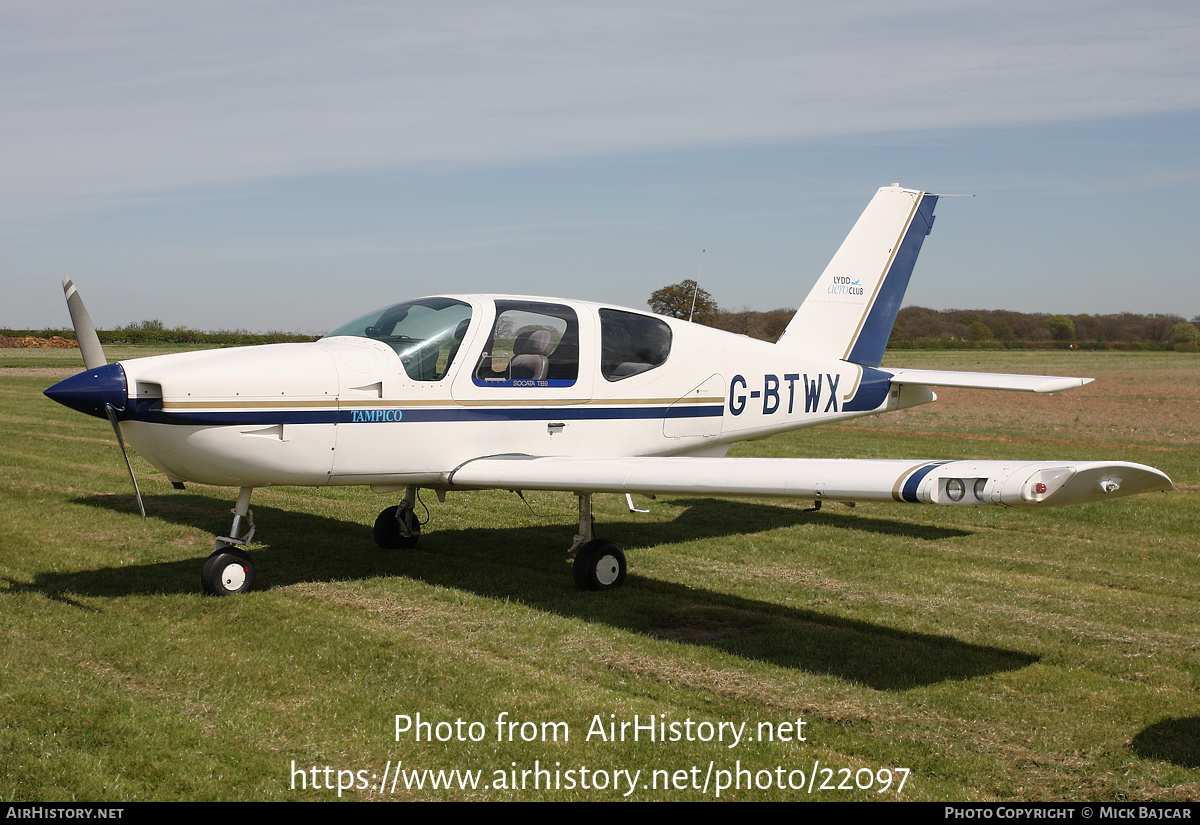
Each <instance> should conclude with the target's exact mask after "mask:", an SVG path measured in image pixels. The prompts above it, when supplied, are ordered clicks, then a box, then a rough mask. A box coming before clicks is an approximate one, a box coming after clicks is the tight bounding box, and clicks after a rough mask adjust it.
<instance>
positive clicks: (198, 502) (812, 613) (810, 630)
mask: <svg viewBox="0 0 1200 825" xmlns="http://www.w3.org/2000/svg"><path fill="white" fill-rule="evenodd" d="M76 501H77V502H79V503H82V504H86V505H88V506H93V507H104V508H108V509H113V510H118V511H121V512H129V511H130V507H131V506H136V505H132V504H131V502H132V499H130V498H129V497H126V496H90V497H84V498H80V499H76ZM149 501H150V503H151V506H150V508H149V509H150V512H152V513H153V515H154V517H155V518H160V519H164V520H167V521H171V522H175V523H178V524H185V525H187V526H190V527H197V528H199V529H204V530H212V529H214V524H212V523H210V522H215V523H216V524H220V523H221V522H223V520H224V519H223V517H222V515H221V513H220V501H219V500H218V499H215V498H210V497H208V496H203V495H197V494H194V493H189V494H176V495H174V496H164V497H153V498H151V499H150V500H149ZM672 504H673V505H676V506H677V505H681V504H682V505H684V506H685V509H684V511H683V513H682V514H681V515H680V516H679V517H678V518H676V519H675V520H673V521H672V522H669V523H644V522H637V523H635V522H633V521H624V522H606V523H605V525H604V527H605V531H606V533H608V534H610V535H612V536H613V537H614V538H615V539H617V540H620V539H621V538H622V537H623V536H625V535H627V537H628V539H629V543H628V544H626V546H629V547H636V546H637V545H638V544H641V545H642V546H644V547H646V548H652V547H653V546H655V545H656V544H657V543H665V542H670V541H696V540H703V539H714V540H715V539H719V538H721V537H724V536H729V535H735V534H743V533H754V532H758V531H763V530H769V529H774V528H777V527H781V526H786V525H795V524H801V523H818V524H823V525H832V526H836V527H840V528H844V529H847V530H864V531H868V532H873V533H883V534H903V535H909V536H913V537H914V538H917V539H920V540H937V539H941V538H949V537H953V536H960V535H967V534H966V533H965V532H963V531H959V530H950V529H945V528H938V527H929V526H925V525H912V524H907V523H904V522H900V521H892V520H887V519H878V518H864V517H862V516H859V515H857V514H854V513H853V512H851V511H841V512H828V511H822V512H804V511H802V510H800V509H797V508H793V507H780V506H775V505H770V504H760V503H747V502H731V501H722V500H712V499H694V500H693V499H682V500H679V499H673V500H672ZM255 509H256V515H259V516H261V517H262V519H263V521H264V523H267V524H270V525H273V529H272V530H271V531H270V533H267V532H266V531H264V533H263V534H261V535H260V536H259V538H261V539H262V541H256V545H257V547H256V550H255V555H256V558H257V560H258V571H259V573H258V582H257V585H258V587H259V588H261V589H265V590H269V589H271V588H276V587H286V586H288V585H292V584H297V583H300V582H313V581H315V582H335V581H353V580H359V579H364V580H365V579H375V578H379V577H387V576H404V577H408V578H411V579H416V580H419V581H423V582H426V583H429V584H434V585H438V586H441V587H449V588H455V589H459V590H464V591H467V592H471V593H475V594H477V595H479V596H482V597H485V598H498V599H505V600H515V601H520V602H522V603H523V604H527V605H529V606H531V607H534V608H537V609H541V610H546V611H548V612H551V613H556V614H558V615H562V616H567V617H572V618H579V619H583V620H585V621H589V622H596V623H601V624H607V625H609V626H611V627H615V628H619V629H622V630H626V631H628V632H631V633H637V634H640V635H644V636H653V637H658V638H664V639H669V640H672V641H675V642H679V643H685V644H694V645H698V646H702V647H712V648H716V649H719V650H721V651H724V652H726V653H728V654H731V655H734V656H740V657H743V658H746V659H750V660H759V661H765V662H769V663H771V664H774V665H778V666H782V667H789V668H795V669H797V670H802V671H806V672H812V673H825V674H829V675H833V676H837V677H840V678H842V679H846V680H848V681H851V682H856V683H859V684H862V685H866V686H868V687H871V688H874V689H877V690H903V689H906V688H911V687H916V686H919V685H925V684H933V683H937V682H942V681H947V680H961V679H968V678H972V677H976V676H983V675H987V674H991V673H996V672H1000V671H1006V670H1015V669H1019V668H1022V667H1025V666H1026V665H1029V664H1032V663H1034V662H1036V661H1037V660H1038V657H1037V656H1033V655H1030V654H1027V653H1022V652H1019V651H1012V650H1005V649H1002V648H998V647H991V646H985V645H977V644H971V643H967V642H963V641H959V640H957V639H954V638H952V637H949V636H935V635H931V634H925V633H913V632H908V631H901V630H896V629H893V628H889V627H885V626H882V625H877V624H872V623H869V622H861V621H854V620H851V619H845V618H842V617H839V616H834V615H832V614H827V613H822V612H820V611H817V610H809V609H801V608H793V607H786V606H782V605H778V604H771V603H768V602H762V601H756V600H754V599H747V598H743V597H739V596H733V595H729V594H726V593H721V592H717V591H713V590H706V589H699V588H692V587H687V586H684V585H681V584H676V583H673V582H668V581H662V580H658V579H651V578H647V577H644V576H639V575H637V574H636V572H631V573H630V576H629V579H628V580H627V583H628V584H631V585H632V586H631V587H627V588H624V589H623V590H620V591H609V592H600V593H596V592H580V591H577V590H575V589H573V588H572V587H570V586H569V585H568V582H569V576H564V573H566V572H568V571H567V556H566V554H565V552H564V550H565V548H564V547H563V542H562V538H563V528H562V525H561V524H555V523H547V524H546V525H544V526H531V527H512V528H462V529H449V530H437V531H431V532H430V533H428V534H425V535H423V536H422V537H421V543H420V545H418V547H416V548H414V549H411V550H380V549H378V548H377V547H376V546H375V544H374V541H373V539H372V535H371V526H370V525H366V524H358V523H347V522H345V521H343V520H341V519H336V518H330V517H328V516H318V515H312V514H308V513H301V512H295V511H284V510H279V509H276V508H272V507H263V506H259V507H257V508H255ZM284 525H286V533H285V530H284ZM218 529H219V528H218ZM298 537H302V538H298ZM201 549H202V551H203V552H205V553H207V550H208V548H207V546H206V547H203V548H201ZM645 552H646V553H653V552H654V551H653V550H652V549H646V550H645ZM803 552H804V551H803V547H797V548H796V553H797V554H800V553H803ZM716 555H718V556H719V554H716ZM636 564H637V556H636V554H635V556H634V565H635V568H634V569H635V570H636ZM196 576H197V571H196V560H195V558H187V559H181V560H179V561H173V562H158V563H152V564H143V565H136V564H134V565H123V566H121V567H111V568H101V569H96V570H86V571H79V572H75V573H47V574H41V575H39V576H38V577H37V578H36V580H35V581H34V582H33V583H32V584H29V585H24V584H14V585H13V586H12V587H10V590H9V592H14V591H20V590H26V591H28V590H34V591H38V592H41V593H44V594H46V595H47V596H49V597H50V598H55V599H58V600H61V601H65V602H68V603H73V604H74V603H76V602H75V601H74V600H73V599H72V596H105V597H119V596H128V595H146V594H155V593H160V594H188V595H189V596H190V595H191V594H193V593H195V591H196V584H195V581H196ZM243 598H245V596H244V595H243ZM214 608H216V609H220V603H219V601H218V600H214Z"/></svg>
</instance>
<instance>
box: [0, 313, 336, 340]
mask: <svg viewBox="0 0 1200 825" xmlns="http://www.w3.org/2000/svg"><path fill="white" fill-rule="evenodd" d="M0 335H4V336H7V337H9V338H23V337H25V336H31V337H34V338H51V337H53V336H55V335H58V336H61V337H63V338H66V339H67V340H70V341H74V340H75V330H73V329H0ZM96 335H97V336H98V337H99V338H100V343H101V344H211V345H213V346H247V345H249V344H291V343H299V342H304V341H313V340H315V339H317V338H319V337H320V336H319V335H301V334H298V333H293V332H247V331H246V330H244V329H238V330H219V331H217V332H203V331H201V330H196V329H189V328H188V327H175V328H173V329H168V328H167V327H166V326H165V325H164V324H163V322H162V321H159V320H158V319H154V320H149V321H139V322H137V323H134V324H129V325H127V326H124V327H120V328H118V329H97V330H96Z"/></svg>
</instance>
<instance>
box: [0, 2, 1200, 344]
mask: <svg viewBox="0 0 1200 825" xmlns="http://www.w3.org/2000/svg"><path fill="white" fill-rule="evenodd" d="M0 21H3V25H0V111H3V112H4V113H5V114H4V117H3V119H2V120H0V285H2V286H3V288H4V294H5V298H4V300H3V302H2V303H0V326H6V327H43V326H63V325H66V324H67V323H68V319H67V314H66V309H65V305H64V303H63V300H62V293H61V289H60V287H59V282H60V281H61V279H62V278H63V277H64V276H70V277H72V278H73V279H74V280H75V281H76V283H77V284H78V286H79V288H80V291H81V293H82V294H83V295H84V298H85V300H86V301H87V303H88V306H89V309H90V310H91V314H92V317H93V319H94V320H95V321H96V323H97V324H98V325H99V326H102V327H113V326H119V325H122V324H126V323H129V322H131V321H138V320H142V319H146V318H159V319H161V320H162V321H163V322H165V323H166V324H168V325H169V326H176V325H187V326H193V327H198V328H204V329H218V328H246V329H252V330H266V329H286V330H306V331H313V332H321V331H325V330H328V329H330V328H332V327H334V326H337V325H338V324H340V323H341V322H343V321H345V320H347V319H349V318H351V317H355V316H357V315H360V314H362V313H363V312H364V311H366V310H368V309H370V308H373V307H376V306H380V305H383V304H387V303H391V302H394V301H399V300H403V299H406V298H410V297H415V296H418V295H425V294H431V293H440V292H447V291H458V292H464V291H489V292H521V293H531V294H546V295H560V296H566V297H579V298H586V299H594V300H604V301H611V302H614V303H618V304H624V305H628V306H634V307H643V306H644V305H645V301H646V298H647V297H648V296H649V294H650V292H651V291H652V290H654V289H656V288H658V287H659V286H663V285H665V284H669V283H674V282H677V281H679V280H682V279H684V278H696V277H698V278H699V280H700V282H701V284H702V285H703V286H704V287H705V288H706V289H708V290H709V291H710V292H711V293H712V294H713V296H714V297H715V298H716V299H717V301H718V303H720V304H721V305H722V306H723V307H727V308H731V309H739V308H742V307H750V308H753V309H764V310H765V309H772V308H775V307H779V306H795V305H796V304H797V303H798V302H799V300H801V299H802V297H803V296H804V295H805V294H806V293H807V291H808V288H809V286H810V285H811V283H812V281H813V280H814V279H815V278H816V277H817V275H819V274H820V271H821V269H822V268H823V267H824V265H825V263H826V262H827V261H828V259H829V257H830V256H831V255H832V254H833V252H834V251H835V250H836V249H837V246H838V244H839V243H840V242H841V239H842V237H843V236H844V235H845V233H846V232H847V231H848V230H849V228H850V226H851V225H852V224H853V222H854V220H855V219H856V217H857V216H858V214H859V212H860V211H861V210H862V208H863V207H864V206H865V205H866V203H867V201H868V200H869V199H870V197H871V195H872V193H873V192H874V190H875V189H876V188H877V187H879V186H882V185H886V184H888V183H891V182H893V181H898V182H900V183H902V184H904V185H906V186H911V187H916V188H923V189H927V190H929V191H933V192H938V193H959V194H968V195H973V196H974V197H971V198H954V199H946V200H943V201H941V202H940V203H939V205H938V210H937V214H938V222H937V225H936V227H935V229H934V232H933V235H932V236H931V237H930V238H929V240H928V241H927V243H926V245H925V249H924V251H923V253H922V257H921V260H920V262H919V263H918V265H917V269H916V272H915V274H914V276H913V281H912V285H911V287H910V289H909V293H908V296H907V300H906V303H908V304H919V305H923V306H932V307H935V308H939V309H948V308H983V309H1014V310H1021V311H1045V312H1071V313H1076V312H1089V313H1095V314H1104V313H1112V312H1122V311H1132V312H1168V313H1176V314H1180V315H1183V316H1185V317H1188V318H1191V317H1194V316H1196V315H1198V314H1200V279H1198V278H1197V275H1198V274H1200V273H1198V272H1197V266H1196V264H1195V262H1194V261H1195V255H1194V254H1193V252H1192V250H1191V242H1192V241H1193V239H1194V238H1195V237H1196V236H1197V235H1198V234H1200V232H1198V230H1200V220H1198V219H1197V217H1196V209H1195V206H1194V197H1193V195H1192V193H1193V191H1194V189H1195V188H1196V185H1197V182H1200V148H1198V147H1200V5H1197V4H1196V3H1195V2H1143V3H1136V4H1135V3H1128V2H1057V3H1044V2H1040V0H1039V2H1026V0H1010V1H1009V2H994V3H993V2H964V1H963V0H918V1H916V2H902V3H897V2H894V1H891V0H889V1H888V2H873V1H868V2H854V1H853V0H851V1H850V2H837V3H832V2H811V3H802V2H796V0H791V2H778V3H777V2H738V3H730V2H705V1H704V0H690V1H689V2H648V1H647V0H642V1H641V2H628V3H627V2H619V1H617V0H610V2H605V3H588V2H574V3H557V2H554V3H552V2H526V1H525V0H514V1H513V2H507V3H495V2H471V0H464V1H463V2H453V3H436V4H434V3H405V2H380V3H371V2H342V3H316V2H289V3H282V2H254V1H253V0H239V2H228V3H227V2H207V3H204V4H194V5H190V6H189V5H185V4H176V3H170V4H167V3H158V2H131V1H130V0H113V2H109V3H104V4H97V3H93V2H70V1H69V0H68V1H67V2H46V1H45V0H38V1H37V2H11V1H9V0H0Z"/></svg>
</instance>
